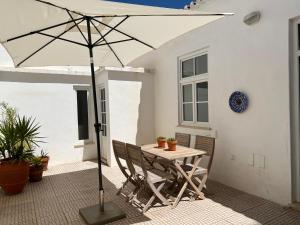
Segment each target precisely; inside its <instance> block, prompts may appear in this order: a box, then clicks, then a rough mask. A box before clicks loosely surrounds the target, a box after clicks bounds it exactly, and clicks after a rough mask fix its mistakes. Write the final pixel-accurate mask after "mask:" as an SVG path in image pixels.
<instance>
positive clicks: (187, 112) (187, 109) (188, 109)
mask: <svg viewBox="0 0 300 225" xmlns="http://www.w3.org/2000/svg"><path fill="white" fill-rule="evenodd" d="M183 120H184V121H193V103H185V104H183Z"/></svg>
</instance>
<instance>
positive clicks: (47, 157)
mask: <svg viewBox="0 0 300 225" xmlns="http://www.w3.org/2000/svg"><path fill="white" fill-rule="evenodd" d="M49 159H50V158H49V156H45V157H42V164H43V170H44V171H46V170H48V162H49Z"/></svg>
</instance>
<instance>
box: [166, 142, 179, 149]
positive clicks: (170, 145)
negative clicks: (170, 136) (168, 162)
mask: <svg viewBox="0 0 300 225" xmlns="http://www.w3.org/2000/svg"><path fill="white" fill-rule="evenodd" d="M176 144H177V141H168V149H169V151H176Z"/></svg>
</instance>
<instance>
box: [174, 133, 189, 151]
mask: <svg viewBox="0 0 300 225" xmlns="http://www.w3.org/2000/svg"><path fill="white" fill-rule="evenodd" d="M175 139H176V140H177V144H178V145H181V146H184V147H188V148H189V147H190V142H191V135H190V134H184V133H175Z"/></svg>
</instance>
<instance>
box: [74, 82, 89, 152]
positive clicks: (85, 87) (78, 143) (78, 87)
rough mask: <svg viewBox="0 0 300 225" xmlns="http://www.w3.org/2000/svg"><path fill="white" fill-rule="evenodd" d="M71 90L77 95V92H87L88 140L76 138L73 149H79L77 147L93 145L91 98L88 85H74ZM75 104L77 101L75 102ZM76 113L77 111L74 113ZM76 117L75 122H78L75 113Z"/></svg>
mask: <svg viewBox="0 0 300 225" xmlns="http://www.w3.org/2000/svg"><path fill="white" fill-rule="evenodd" d="M73 90H74V91H75V92H76V94H77V91H87V103H88V126H89V138H88V139H84V140H79V139H78V136H77V137H76V138H77V141H76V142H75V144H74V147H75V148H79V147H83V146H84V145H87V144H93V129H92V128H93V125H92V122H91V121H92V120H93V118H92V113H91V112H92V108H91V107H92V102H91V100H92V97H91V94H92V93H91V87H90V86H89V85H75V86H73ZM76 102H77V101H76ZM76 109H77V105H76ZM76 112H77V111H76ZM76 117H77V120H78V114H77V113H76Z"/></svg>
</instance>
